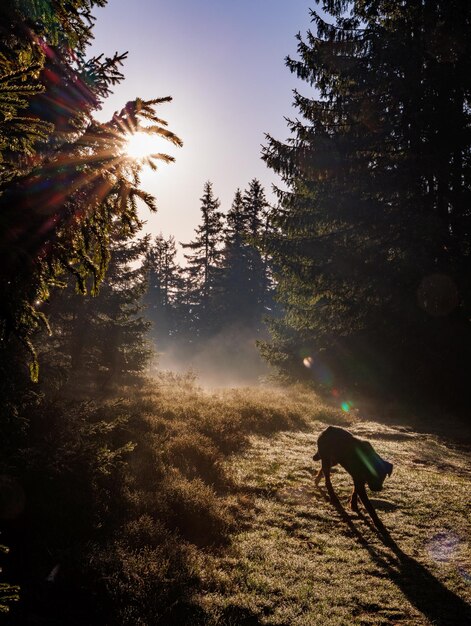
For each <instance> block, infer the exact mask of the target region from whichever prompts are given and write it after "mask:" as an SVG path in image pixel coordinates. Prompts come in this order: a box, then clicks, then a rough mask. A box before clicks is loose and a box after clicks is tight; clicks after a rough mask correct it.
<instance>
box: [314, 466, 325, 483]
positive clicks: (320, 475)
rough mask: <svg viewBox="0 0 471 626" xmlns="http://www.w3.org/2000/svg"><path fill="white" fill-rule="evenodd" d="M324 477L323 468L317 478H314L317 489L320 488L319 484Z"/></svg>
mask: <svg viewBox="0 0 471 626" xmlns="http://www.w3.org/2000/svg"><path fill="white" fill-rule="evenodd" d="M323 475H324V472H323V471H322V467H321V469H320V470H319V471H318V472H317V474H316V477H315V478H314V484H315V485H316V487H318V486H319V483H320V481H321V478H322V476H323Z"/></svg>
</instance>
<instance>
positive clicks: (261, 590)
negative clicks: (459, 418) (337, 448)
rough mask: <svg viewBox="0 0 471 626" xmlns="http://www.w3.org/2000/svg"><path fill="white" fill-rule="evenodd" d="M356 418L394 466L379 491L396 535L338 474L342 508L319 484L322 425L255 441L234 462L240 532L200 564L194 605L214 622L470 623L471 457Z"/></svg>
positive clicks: (381, 509)
mask: <svg viewBox="0 0 471 626" xmlns="http://www.w3.org/2000/svg"><path fill="white" fill-rule="evenodd" d="M347 421H348V420H347ZM349 421H351V423H350V424H349V425H348V427H349V429H350V430H351V431H352V432H353V433H354V434H355V435H357V436H359V437H361V438H364V439H368V440H370V441H371V442H372V443H373V445H374V447H375V448H376V449H377V451H378V452H379V453H380V454H381V456H383V458H385V459H387V460H389V461H391V462H392V463H393V464H394V472H393V475H392V477H391V478H388V479H387V480H386V482H385V485H384V489H383V491H382V492H380V493H377V494H371V501H372V502H373V504H374V506H375V508H376V510H377V511H378V514H379V516H380V518H381V520H382V521H383V523H384V525H385V527H386V528H387V530H388V533H387V534H386V535H384V534H381V533H380V532H378V531H377V530H376V528H375V527H374V526H373V524H372V523H371V521H370V518H369V517H368V515H367V513H366V512H365V511H364V510H362V509H361V510H360V513H359V514H357V513H353V512H351V511H349V509H348V498H349V495H350V491H351V479H350V477H349V476H348V474H347V473H346V472H345V471H344V470H343V469H342V468H340V469H337V471H334V472H333V474H332V482H333V485H334V488H335V489H336V491H337V493H338V495H339V498H340V501H341V503H342V504H343V506H340V507H337V508H336V507H334V506H333V505H332V504H331V503H330V501H329V500H328V498H327V494H326V491H325V488H316V487H315V486H314V482H313V476H314V473H315V471H316V469H317V468H318V466H319V464H318V463H317V464H316V463H315V462H314V461H313V460H312V455H313V453H314V452H315V449H316V440H317V437H318V435H319V433H320V432H321V431H322V430H323V428H325V427H326V425H327V424H326V423H323V422H322V421H319V420H317V419H316V420H312V422H309V420H308V421H307V425H306V427H305V428H303V429H302V430H295V431H285V432H279V433H277V434H275V435H273V436H251V440H250V446H249V447H248V448H246V449H245V451H244V452H243V453H241V454H236V455H232V456H231V457H230V458H229V460H228V461H227V470H228V473H229V474H230V475H231V476H232V478H233V480H234V483H235V487H234V490H233V494H232V496H230V497H233V498H235V499H237V503H238V508H237V510H238V516H239V520H238V528H237V531H236V532H235V533H234V534H233V536H232V538H231V543H230V546H229V547H226V548H224V549H222V550H216V551H214V553H212V554H208V555H206V557H205V558H204V559H202V562H201V564H200V567H201V573H200V575H201V578H202V587H203V591H202V592H201V593H200V594H199V597H198V602H199V603H200V605H201V606H202V607H203V608H204V610H205V612H206V614H207V615H209V616H211V620H212V622H214V623H215V624H233V625H234V626H236V625H237V626H244V625H252V624H253V625H256V624H273V625H275V624H276V625H278V626H281V625H286V626H288V625H290V626H310V625H312V626H314V625H316V626H317V625H323V626H339V625H345V626H347V625H353V624H365V625H366V624H371V625H373V624H375V625H379V624H383V625H385V624H394V625H396V624H404V625H405V624H407V625H411V626H412V625H413V626H419V625H425V624H436V625H445V624H449V625H450V626H451V625H453V626H461V625H462V626H465V624H471V610H470V601H471V541H470V521H469V501H470V484H471V483H470V467H471V463H470V461H471V453H470V451H469V450H466V449H465V448H463V447H461V448H460V447H458V446H457V445H454V444H452V443H450V442H447V441H445V440H443V439H442V438H440V437H438V436H434V435H430V434H424V433H418V432H415V431H413V430H412V429H409V428H407V427H403V426H393V425H387V426H386V425H384V424H380V423H375V422H373V421H363V420H362V419H361V418H360V417H358V416H356V417H354V418H351V420H349ZM344 507H345V508H344Z"/></svg>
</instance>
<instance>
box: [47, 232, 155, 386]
mask: <svg viewBox="0 0 471 626" xmlns="http://www.w3.org/2000/svg"><path fill="white" fill-rule="evenodd" d="M131 236H132V231H131V233H130V232H128V233H126V232H116V234H115V235H114V236H113V241H112V244H111V259H110V262H109V268H108V272H107V275H106V278H105V279H104V280H103V282H102V283H101V285H100V289H99V292H98V293H97V295H95V296H91V295H84V296H82V297H81V298H77V296H76V288H75V285H74V284H73V281H72V280H70V281H69V285H68V287H67V288H66V289H64V290H60V291H57V292H55V294H54V297H53V298H52V300H51V303H50V305H48V306H47V313H48V316H50V318H51V320H52V322H51V330H52V334H51V337H50V339H48V340H46V341H44V342H43V343H42V344H41V347H40V349H41V360H42V362H43V364H44V372H45V377H46V379H48V380H49V385H50V382H51V381H52V380H59V381H60V380H62V381H66V383H67V384H66V388H71V389H72V391H73V393H74V395H75V394H76V393H78V392H79V391H80V389H82V390H83V391H84V392H87V393H90V391H91V390H93V389H97V390H99V391H107V390H109V389H110V388H116V387H117V386H119V385H120V384H122V383H125V382H130V381H132V380H133V379H135V377H136V376H139V375H140V374H141V373H142V371H143V370H144V368H145V366H146V364H147V362H148V359H149V356H150V350H149V346H148V345H147V340H146V337H147V332H148V330H149V323H148V321H147V320H146V319H145V317H143V315H142V313H143V295H144V293H145V290H146V287H147V263H146V255H147V252H148V249H149V237H148V236H147V237H144V238H142V239H132V238H131Z"/></svg>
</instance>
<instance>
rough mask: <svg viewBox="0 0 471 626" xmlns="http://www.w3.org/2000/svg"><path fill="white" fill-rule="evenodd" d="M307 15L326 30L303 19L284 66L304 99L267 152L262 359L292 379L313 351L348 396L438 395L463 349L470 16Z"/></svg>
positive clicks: (420, 7) (358, 5)
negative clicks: (274, 179) (272, 308)
mask: <svg viewBox="0 0 471 626" xmlns="http://www.w3.org/2000/svg"><path fill="white" fill-rule="evenodd" d="M319 4H321V5H322V8H323V10H324V11H325V12H326V13H327V14H328V17H329V18H331V19H332V24H331V23H329V22H328V21H326V19H323V18H322V17H321V15H320V14H319V13H316V12H314V11H313V12H312V21H313V24H314V31H313V32H311V31H309V32H308V34H307V36H306V38H305V39H303V38H301V36H299V45H298V53H299V59H297V60H296V59H290V58H289V59H288V60H287V64H288V67H289V68H290V70H291V71H292V72H294V73H295V74H297V76H299V77H300V78H302V79H303V80H305V81H307V82H308V83H309V84H311V85H312V86H313V87H314V88H316V90H317V91H316V92H314V93H311V94H309V95H302V94H301V93H300V92H295V105H296V107H297V109H298V111H299V113H300V115H301V117H300V119H296V120H293V121H291V122H290V128H291V132H292V137H291V139H289V140H288V142H286V143H283V142H280V141H277V140H276V139H274V138H272V137H268V140H267V145H266V147H265V149H264V159H265V160H266V162H267V163H268V165H269V166H270V167H272V168H273V169H274V170H275V171H276V172H278V173H279V174H281V176H282V178H283V180H284V182H285V183H286V185H287V186H288V190H287V191H282V190H279V191H278V194H279V197H280V207H279V208H278V210H277V212H276V218H275V227H276V228H275V230H274V232H273V233H272V234H271V236H270V237H268V238H267V240H266V250H267V251H269V252H270V254H271V255H272V256H273V258H274V262H275V264H276V265H277V267H278V268H279V271H278V272H277V280H278V284H279V288H278V293H279V298H280V300H281V302H282V304H283V306H284V309H285V316H284V318H283V320H281V321H278V322H274V323H273V325H272V331H273V341H272V342H271V343H267V344H265V345H264V346H263V352H264V355H265V356H266V357H267V358H268V359H269V360H270V361H271V362H272V363H273V364H275V365H276V366H278V367H279V368H280V369H281V370H282V371H284V372H285V373H289V374H290V375H292V376H295V377H305V376H309V377H311V376H312V374H313V370H312V369H310V370H307V369H306V368H304V367H303V358H305V357H306V356H307V355H311V356H312V358H313V359H314V361H316V362H317V363H318V364H319V365H320V366H326V365H327V366H330V368H331V370H332V371H333V372H334V375H335V376H336V377H337V380H343V381H344V382H347V383H348V384H350V385H360V386H363V387H364V388H368V389H370V390H371V389H373V388H376V386H377V385H378V384H380V385H381V386H382V387H383V388H389V387H390V386H391V384H393V385H394V387H395V389H396V391H397V390H398V389H402V390H406V389H407V391H408V392H412V391H419V392H420V393H421V394H422V395H423V394H424V393H425V392H426V391H427V392H429V391H430V389H432V388H433V391H434V396H435V397H437V396H439V395H440V394H442V393H443V394H445V395H448V397H449V399H451V398H452V397H453V395H455V396H456V395H457V392H459V390H461V391H463V390H464V388H465V387H464V386H465V382H466V381H465V377H464V376H463V371H464V370H463V367H462V366H463V363H464V362H465V361H466V360H467V358H468V357H467V355H469V348H470V339H471V337H470V332H469V324H467V322H466V319H467V318H468V317H469V304H470V303H469V297H470V289H469V278H468V277H469V259H470V255H469V248H470V225H469V219H470V214H469V210H468V209H467V208H466V207H467V206H468V204H467V198H468V197H469V193H470V182H471V181H470V174H471V171H470V168H469V160H468V155H469V149H470V135H469V111H470V109H469V94H470V80H471V78H470V77H471V74H470V72H469V62H470V61H469V59H470V56H469V47H470V44H471V40H470V38H469V32H470V31H469V24H470V20H471V8H470V7H469V5H468V3H466V2H463V1H457V2H451V3H448V2H435V3H424V2H421V1H417V2H416V1H414V2H407V3H400V4H398V3H391V2H387V1H379V2H376V1H375V2H372V1H366V2H355V3H353V2H348V1H346V2H337V1H336V2H333V1H332V2H322V3H319ZM455 29H456V31H455ZM452 32H456V37H455V36H454V35H453V36H452V35H451V33H452ZM445 41H447V42H448V44H445V43H444V42H445ZM452 41H453V43H450V42H452ZM445 77H446V78H445ZM318 371H324V370H323V367H320V368H319V369H318ZM321 379H324V380H321ZM318 382H327V379H326V377H323V376H320V377H319V378H318Z"/></svg>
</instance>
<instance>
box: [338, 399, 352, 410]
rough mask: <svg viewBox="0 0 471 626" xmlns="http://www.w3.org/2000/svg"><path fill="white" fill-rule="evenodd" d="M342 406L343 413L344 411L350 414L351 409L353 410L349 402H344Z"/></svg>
mask: <svg viewBox="0 0 471 626" xmlns="http://www.w3.org/2000/svg"><path fill="white" fill-rule="evenodd" d="M340 406H341V407H342V411H344V412H345V413H348V412H349V411H350V409H353V404H352V403H351V402H347V401H345V402H342V404H341V405H340Z"/></svg>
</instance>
